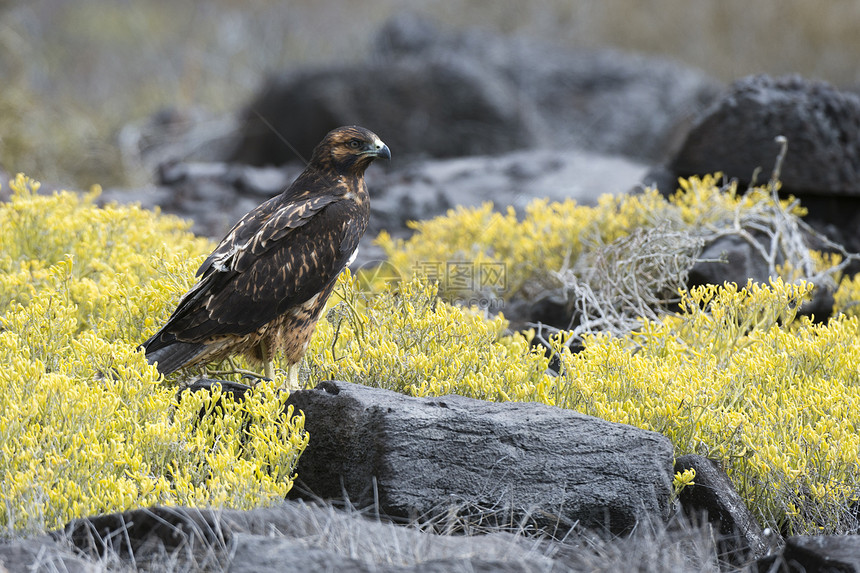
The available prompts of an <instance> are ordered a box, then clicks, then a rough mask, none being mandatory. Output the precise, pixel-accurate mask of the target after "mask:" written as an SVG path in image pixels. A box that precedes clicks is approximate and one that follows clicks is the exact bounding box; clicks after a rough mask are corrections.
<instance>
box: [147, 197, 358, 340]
mask: <svg viewBox="0 0 860 573" xmlns="http://www.w3.org/2000/svg"><path fill="white" fill-rule="evenodd" d="M275 199H278V198H277V197H276V198H275ZM365 223H366V221H364V222H362V221H361V214H360V213H359V212H358V208H357V206H356V205H355V203H354V202H353V201H352V200H349V199H346V198H345V197H344V196H343V195H334V194H332V195H322V196H317V197H314V198H311V199H307V200H304V201H301V202H294V203H286V204H278V201H275V200H274V199H273V200H270V201H268V202H266V203H264V204H263V205H261V206H260V208H259V209H256V210H255V211H253V212H252V213H249V214H248V215H247V216H246V217H245V218H243V219H242V220H241V221H240V222H239V223H237V224H236V226H235V227H234V228H233V230H232V231H231V232H230V234H228V236H227V237H225V239H224V240H223V241H222V242H221V243H220V244H219V245H218V247H217V248H216V249H215V251H214V252H213V253H212V254H211V255H210V256H209V257H208V258H207V259H206V260H205V261H204V262H203V264H202V265H201V266H200V269H199V270H198V271H197V272H198V276H199V277H200V278H199V280H198V282H197V284H195V285H194V286H193V287H192V288H191V290H190V291H189V292H188V293H187V294H186V295H185V296H184V297H183V298H182V299H181V300H180V302H179V305H178V307H177V309H176V310H175V311H174V313H173V315H171V317H170V319H169V320H168V323H167V324H166V325H165V326H164V328H163V329H162V330H161V331H160V332H159V334H162V333H163V334H165V335H174V336H175V339H176V340H179V341H183V342H202V341H205V340H206V339H207V338H209V337H212V336H218V335H244V334H248V333H250V332H253V331H255V330H257V329H258V328H260V327H261V326H263V325H265V324H266V323H268V322H270V321H272V320H274V319H275V318H277V317H278V316H279V315H281V314H283V313H284V312H285V311H286V310H288V309H289V308H290V307H292V306H294V305H298V304H301V303H303V302H305V301H307V300H308V299H310V298H311V297H313V296H314V295H316V294H317V293H319V292H320V291H322V290H323V289H324V288H325V287H326V286H327V285H328V284H329V283H330V282H331V281H333V280H335V279H336V278H337V275H338V274H340V272H341V271H342V270H343V268H344V267H345V266H346V264H347V262H348V261H349V258H350V256H351V255H352V254H353V252H354V251H355V250H356V248H358V242H359V239H360V238H361V235H362V233H363V231H364V226H365ZM156 337H158V335H156V336H155V337H153V338H156ZM171 338H172V337H171Z"/></svg>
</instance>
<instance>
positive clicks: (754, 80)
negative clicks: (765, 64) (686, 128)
mask: <svg viewBox="0 0 860 573" xmlns="http://www.w3.org/2000/svg"><path fill="white" fill-rule="evenodd" d="M778 135H782V136H784V137H786V138H787V139H788V151H787V153H786V155H785V162H784V163H783V165H782V171H781V174H780V180H781V181H782V184H783V190H784V191H786V192H790V193H795V194H797V193H803V194H813V195H815V194H818V195H847V196H855V197H856V196H860V96H858V95H857V94H854V93H850V92H845V91H839V90H837V89H835V88H834V87H832V86H830V85H829V84H826V83H824V82H817V81H812V80H806V79H804V78H802V77H800V76H785V77H779V78H774V77H770V76H766V75H759V76H749V77H746V78H743V79H740V80H738V81H737V82H735V83H734V84H732V86H731V87H730V88H729V89H728V91H727V92H726V93H724V94H723V95H722V96H721V97H720V98H719V99H718V100H717V101H715V102H714V103H713V104H712V105H711V106H710V107H709V108H708V109H706V110H705V111H704V112H703V113H702V115H701V116H700V117H699V118H697V120H696V121H695V124H694V125H693V127H692V129H691V130H690V132H689V133H688V134H687V137H686V141H685V142H684V144H683V145H682V147H681V149H680V150H679V151H678V153H677V154H676V155H675V157H674V158H673V159H672V161H671V162H670V163H669V167H670V170H671V171H672V173H673V174H674V175H676V176H680V177H687V176H690V175H695V174H703V173H713V172H715V171H722V172H723V173H725V174H726V175H727V176H729V177H733V178H737V179H738V180H739V181H740V182H741V184H742V185H746V184H748V183H749V182H750V180H751V178H752V176H753V172H754V171H755V170H756V168H761V169H762V172H761V174H760V176H759V179H758V180H759V182H760V183H761V182H765V181H767V178H768V177H769V176H770V172H771V169H772V168H773V165H774V161H775V160H776V156H777V152H778V151H779V147H778V145H777V144H776V143H775V142H774V138H775V137H776V136H778Z"/></svg>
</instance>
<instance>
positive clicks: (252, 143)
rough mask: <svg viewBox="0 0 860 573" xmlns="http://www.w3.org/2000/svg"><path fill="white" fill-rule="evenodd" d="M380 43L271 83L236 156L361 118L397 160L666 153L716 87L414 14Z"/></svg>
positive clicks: (305, 147)
mask: <svg viewBox="0 0 860 573" xmlns="http://www.w3.org/2000/svg"><path fill="white" fill-rule="evenodd" d="M375 44H376V48H375V49H374V50H373V51H372V53H371V54H370V55H369V57H368V59H367V60H366V61H358V62H353V63H351V64H349V65H342V66H330V67H328V68H315V69H306V70H292V71H288V72H286V73H284V74H282V75H280V76H277V77H272V78H270V80H269V81H268V82H267V83H266V84H265V85H264V86H263V87H262V89H261V90H260V92H259V94H258V95H257V97H256V98H254V99H253V100H252V101H251V102H249V104H248V106H247V110H246V112H245V114H244V116H243V119H242V125H243V127H242V131H241V133H240V137H239V139H238V141H237V146H236V149H235V152H234V154H233V155H232V157H231V159H232V160H234V161H238V162H242V163H249V164H254V165H267V164H275V165H279V164H283V163H286V162H288V161H295V160H296V153H295V152H294V150H293V149H292V148H295V149H296V150H298V152H299V153H300V154H301V155H303V156H305V157H307V156H308V155H309V153H310V150H311V149H312V146H313V145H314V144H316V142H317V140H318V138H319V134H320V133H326V132H327V131H329V130H330V129H333V128H334V127H337V126H339V125H343V124H352V123H357V124H361V125H367V126H369V127H371V128H372V129H373V130H374V131H375V132H376V133H378V134H379V135H380V137H382V139H383V140H385V141H386V143H388V144H389V147H391V149H392V150H395V149H396V150H398V151H397V152H396V154H397V156H398V157H400V158H408V157H427V156H431V157H454V156H463V155H480V154H494V153H501V152H506V151H510V150H513V149H524V148H530V147H536V146H537V147H554V148H558V149H564V148H568V147H571V146H574V147H582V148H584V149H589V150H593V151H599V152H603V153H613V154H619V155H625V156H628V157H633V158H639V159H648V160H659V159H663V158H664V157H665V156H666V154H667V152H668V150H669V149H671V147H672V145H673V143H674V142H675V140H676V139H677V137H678V136H679V134H680V133H681V131H680V129H681V127H682V126H684V125H685V122H686V121H687V120H688V119H689V118H691V117H693V116H694V115H695V114H696V113H697V112H698V111H699V110H700V109H701V108H703V107H704V106H705V105H707V103H709V102H710V101H711V100H712V99H713V98H714V97H715V96H716V95H717V93H718V91H719V87H720V84H719V83H718V82H716V81H714V80H713V79H711V78H709V77H707V76H706V75H705V74H703V73H702V72H700V71H697V70H694V69H690V68H686V67H684V66H682V65H680V64H678V63H676V62H671V61H667V60H661V59H658V58H649V57H645V56H641V55H633V54H624V53H621V52H617V51H584V50H574V49H571V48H566V47H564V46H559V45H554V44H550V43H547V42H544V41H541V40H536V39H532V38H516V37H509V36H504V35H499V34H494V33H490V32H487V31H483V30H479V29H465V30H462V29H461V30H455V29H444V28H441V27H439V26H437V25H436V23H434V22H433V21H431V20H428V19H426V18H425V17H421V16H418V15H415V14H411V13H403V14H400V15H398V16H396V17H394V18H392V19H391V20H390V21H389V22H388V23H387V24H386V25H385V26H383V28H382V29H381V30H380V32H379V34H378V36H377V38H376V40H375ZM284 141H287V142H289V145H287V144H285V143H284Z"/></svg>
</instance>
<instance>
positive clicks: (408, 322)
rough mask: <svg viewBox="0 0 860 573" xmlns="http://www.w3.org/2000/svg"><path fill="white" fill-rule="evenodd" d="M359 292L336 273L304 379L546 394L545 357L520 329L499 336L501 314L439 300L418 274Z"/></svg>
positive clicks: (519, 396) (488, 395) (486, 395)
mask: <svg viewBox="0 0 860 573" xmlns="http://www.w3.org/2000/svg"><path fill="white" fill-rule="evenodd" d="M365 294H367V293H363V292H361V291H359V290H358V282H357V281H354V280H353V278H352V276H351V275H350V273H349V271H347V272H345V273H344V274H343V275H341V277H340V280H339V282H338V288H337V289H336V290H335V293H334V296H333V297H332V298H333V299H334V301H336V303H335V304H334V305H333V306H331V308H330V310H329V312H328V314H327V316H326V318H325V319H324V320H321V321H320V322H319V324H318V326H317V334H316V336H315V337H314V338H313V339H312V340H311V344H310V349H309V351H308V355H307V360H308V366H309V367H310V379H312V380H330V379H335V380H345V381H347V382H356V383H360V384H366V385H369V386H377V387H381V388H387V389H390V390H396V391H398V392H405V393H407V394H411V395H413V396H440V395H443V394H449V393H456V394H462V395H465V396H470V397H472V398H477V399H481V400H497V401H506V400H518V401H523V400H534V399H535V397H537V396H543V397H544V398H545V399H544V401H546V400H547V398H546V393H547V391H548V388H549V386H548V385H549V384H551V383H552V379H551V378H550V377H549V376H548V375H547V374H546V370H547V366H548V364H549V361H548V359H547V358H546V357H545V355H544V353H543V351H542V350H540V349H539V348H537V347H532V346H530V345H529V341H528V340H527V339H526V338H525V337H524V336H522V335H514V336H506V335H505V329H506V327H507V321H505V319H504V318H503V317H502V316H497V317H496V318H493V319H487V318H485V317H484V315H483V314H482V313H480V312H478V311H477V310H476V309H466V308H461V307H458V306H454V305H451V304H448V303H446V302H444V301H442V300H439V299H437V297H436V285H435V284H432V283H427V282H425V281H422V280H420V279H418V278H415V279H412V280H411V281H410V282H407V283H404V284H401V285H398V286H396V287H394V288H392V287H391V285H389V288H387V289H386V290H385V291H384V292H382V293H381V294H378V295H376V296H370V297H369V298H368V299H366V300H364V296H363V295H365ZM355 309H360V311H359V312H355Z"/></svg>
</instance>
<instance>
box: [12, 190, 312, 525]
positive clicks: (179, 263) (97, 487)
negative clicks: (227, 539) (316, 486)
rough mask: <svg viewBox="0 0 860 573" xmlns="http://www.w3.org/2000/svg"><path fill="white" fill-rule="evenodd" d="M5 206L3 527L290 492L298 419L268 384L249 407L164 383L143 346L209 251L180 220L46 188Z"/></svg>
mask: <svg viewBox="0 0 860 573" xmlns="http://www.w3.org/2000/svg"><path fill="white" fill-rule="evenodd" d="M11 185H12V190H13V195H12V198H11V200H10V202H8V203H4V204H2V205H0V226H2V228H3V229H4V232H3V233H2V234H0V363H2V364H3V367H2V368H0V480H2V483H0V492H2V493H0V495H2V497H3V500H2V503H0V527H2V530H3V531H4V532H6V533H7V534H10V533H12V532H16V531H22V530H23V531H38V530H44V529H47V528H54V527H59V526H61V525H62V524H63V523H65V522H66V521H68V520H70V519H72V518H75V517H81V516H85V515H90V514H95V513H101V512H112V511H122V510H126V509H129V508H133V507H141V506H147V505H152V504H177V505H192V506H201V505H205V506H212V505H214V506H229V507H254V506H257V505H260V504H265V503H267V502H270V501H274V500H280V499H283V497H284V495H285V493H286V492H287V491H288V490H289V489H290V487H291V485H292V478H293V473H294V468H295V465H296V461H297V459H298V456H299V455H300V454H301V452H302V451H303V449H304V447H305V445H306V443H307V439H308V438H307V435H306V434H305V433H304V431H303V425H304V418H303V417H302V416H301V415H294V413H293V412H292V411H291V410H288V411H286V412H285V411H284V401H285V399H286V397H285V396H282V395H280V394H278V393H277V392H276V391H275V390H274V387H273V385H266V384H261V385H258V386H257V388H255V390H254V391H253V392H250V393H249V395H248V396H247V398H246V400H245V401H244V402H243V403H235V402H233V401H232V400H231V399H229V398H228V397H226V396H222V394H221V391H220V389H219V388H216V390H215V391H214V392H212V393H206V392H200V393H197V394H190V393H188V392H186V393H185V394H184V395H183V397H182V398H181V400H178V399H177V388H176V386H171V385H167V384H165V383H164V382H163V381H161V380H160V379H159V376H158V373H157V371H156V370H155V368H153V367H151V366H149V364H147V362H146V360H145V358H144V356H143V354H142V352H140V351H138V350H137V345H138V344H139V343H140V342H141V341H142V340H143V339H144V338H145V337H146V334H149V333H150V332H151V331H152V330H153V329H154V328H155V327H156V326H157V324H156V323H157V322H159V321H160V320H163V318H165V317H166V315H167V313H169V312H170V311H171V310H172V308H173V306H174V305H175V302H176V299H177V297H178V296H179V294H181V293H182V292H184V291H185V289H186V288H187V287H188V286H189V281H190V280H191V279H192V277H193V274H194V270H195V268H196V267H197V265H198V264H199V263H200V261H201V257H202V256H203V255H205V253H206V252H208V250H209V249H210V248H211V246H210V245H209V244H208V242H206V241H203V240H200V239H195V238H194V237H193V236H192V235H190V234H189V233H188V232H187V231H186V229H187V225H186V224H185V223H182V222H181V221H179V220H178V219H174V218H170V217H164V216H160V215H157V214H155V213H152V212H147V211H144V210H141V209H139V208H137V207H114V206H109V207H105V208H98V207H96V206H95V205H94V204H93V199H94V198H95V193H91V194H89V195H87V196H85V197H83V198H81V197H79V196H78V195H76V194H72V193H65V192H64V193H55V194H53V195H50V196H48V195H38V194H36V193H35V190H36V189H37V188H38V186H37V184H36V183H34V182H32V181H29V180H27V179H26V178H24V177H23V176H19V177H18V178H16V179H15V181H13V182H12V183H11ZM215 410H217V411H215Z"/></svg>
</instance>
